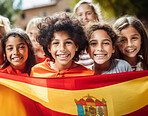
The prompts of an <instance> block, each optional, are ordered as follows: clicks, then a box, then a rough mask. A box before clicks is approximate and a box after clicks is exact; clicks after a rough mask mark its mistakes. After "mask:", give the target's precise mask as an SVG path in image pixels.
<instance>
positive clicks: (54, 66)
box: [50, 61, 73, 72]
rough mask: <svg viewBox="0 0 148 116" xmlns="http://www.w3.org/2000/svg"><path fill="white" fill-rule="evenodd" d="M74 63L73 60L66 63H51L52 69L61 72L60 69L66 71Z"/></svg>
mask: <svg viewBox="0 0 148 116" xmlns="http://www.w3.org/2000/svg"><path fill="white" fill-rule="evenodd" d="M72 65H73V62H72V61H71V62H69V63H68V64H66V65H62V64H59V63H55V62H54V63H51V64H50V66H51V68H52V69H54V70H56V71H58V72H60V71H64V70H67V69H69V68H70V67H71V66H72Z"/></svg>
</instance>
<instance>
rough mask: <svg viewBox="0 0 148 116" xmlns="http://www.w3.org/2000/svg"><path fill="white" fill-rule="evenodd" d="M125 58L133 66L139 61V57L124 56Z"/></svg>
mask: <svg viewBox="0 0 148 116" xmlns="http://www.w3.org/2000/svg"><path fill="white" fill-rule="evenodd" d="M124 59H125V60H126V61H127V62H128V63H129V64H130V65H131V66H136V65H137V63H138V57H132V58H129V57H124Z"/></svg>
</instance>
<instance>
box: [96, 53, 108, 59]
mask: <svg viewBox="0 0 148 116" xmlns="http://www.w3.org/2000/svg"><path fill="white" fill-rule="evenodd" d="M94 56H95V57H97V58H99V59H103V58H105V57H106V56H107V54H94Z"/></svg>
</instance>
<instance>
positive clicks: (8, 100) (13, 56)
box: [0, 28, 39, 116]
mask: <svg viewBox="0 0 148 116" xmlns="http://www.w3.org/2000/svg"><path fill="white" fill-rule="evenodd" d="M2 45H3V50H4V54H5V61H4V65H3V67H2V69H0V72H4V73H9V74H16V75H21V76H29V74H30V70H31V67H32V66H33V65H35V63H36V62H35V56H34V52H33V49H32V44H31V41H30V39H29V37H28V35H27V34H26V33H25V32H24V31H23V30H21V29H19V28H16V29H12V30H11V31H10V32H9V33H8V34H6V36H5V37H4V39H3V40H2ZM14 78H15V77H14ZM0 90H1V91H0V96H1V97H0V106H3V108H2V109H1V112H0V114H3V115H6V116H20V115H21V116H25V115H26V114H27V116H32V112H33V113H34V114H35V115H36V116H38V114H39V112H38V109H37V106H36V102H35V101H33V100H31V99H29V98H27V97H25V96H23V95H21V94H18V93H17V92H16V91H14V90H12V89H10V88H7V87H5V86H2V85H0ZM6 93H7V94H6ZM6 104H7V106H6Z"/></svg>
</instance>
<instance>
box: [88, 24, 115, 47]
mask: <svg viewBox="0 0 148 116" xmlns="http://www.w3.org/2000/svg"><path fill="white" fill-rule="evenodd" d="M99 29H102V30H104V31H106V33H107V34H108V35H109V36H110V38H111V40H112V43H113V45H115V42H116V40H117V38H118V35H117V34H116V32H115V31H114V30H113V28H112V27H111V26H110V25H109V24H107V23H100V22H94V23H89V24H88V25H87V26H86V35H87V41H89V39H90V38H91V35H92V33H93V32H94V31H96V30H99Z"/></svg>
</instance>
